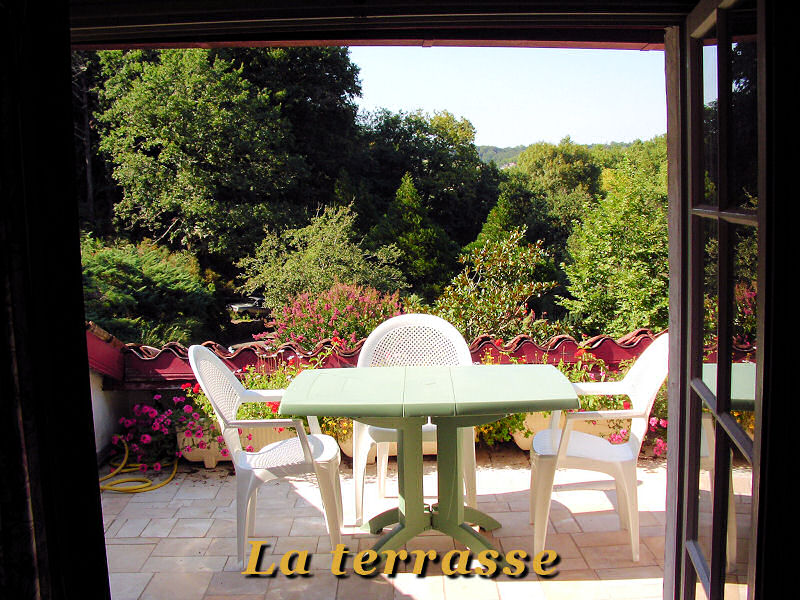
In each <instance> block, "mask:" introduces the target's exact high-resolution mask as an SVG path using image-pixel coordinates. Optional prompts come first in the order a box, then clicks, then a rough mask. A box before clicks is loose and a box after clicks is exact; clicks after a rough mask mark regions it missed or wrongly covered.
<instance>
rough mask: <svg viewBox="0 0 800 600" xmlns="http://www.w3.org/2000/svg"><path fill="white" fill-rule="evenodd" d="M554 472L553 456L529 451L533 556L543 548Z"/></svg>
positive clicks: (554, 461)
mask: <svg viewBox="0 0 800 600" xmlns="http://www.w3.org/2000/svg"><path fill="white" fill-rule="evenodd" d="M555 474H556V457H555V456H547V455H541V454H535V453H534V452H531V493H530V521H531V523H533V554H534V556H535V555H536V554H538V553H539V552H541V551H542V550H544V544H545V539H546V538H547V523H548V520H549V519H550V499H551V498H552V495H553V480H554V479H555Z"/></svg>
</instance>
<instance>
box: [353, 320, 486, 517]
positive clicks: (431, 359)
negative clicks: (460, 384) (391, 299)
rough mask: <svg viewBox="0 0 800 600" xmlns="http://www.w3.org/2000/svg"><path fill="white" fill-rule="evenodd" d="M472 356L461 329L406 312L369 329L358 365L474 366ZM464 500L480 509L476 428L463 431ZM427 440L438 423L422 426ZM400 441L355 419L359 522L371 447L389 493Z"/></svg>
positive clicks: (393, 432) (388, 431) (380, 480)
mask: <svg viewBox="0 0 800 600" xmlns="http://www.w3.org/2000/svg"><path fill="white" fill-rule="evenodd" d="M470 364H472V354H471V353H470V351H469V346H468V345H467V343H466V341H464V338H463V337H462V335H461V334H460V333H459V332H458V330H457V329H456V328H455V327H453V326H452V325H451V324H450V323H448V322H447V321H445V320H444V319H442V318H440V317H436V316H434V315H424V314H405V315H399V316H396V317H392V318H391V319H388V320H387V321H384V322H383V323H381V324H380V325H379V326H378V327H376V328H375V330H374V331H373V332H372V333H370V335H369V336H368V337H367V339H366V340H365V341H364V345H363V346H362V347H361V352H360V354H359V356H358V365H357V366H358V367H391V366H426V365H470ZM460 435H461V443H462V456H463V465H462V466H463V473H464V485H465V491H466V502H467V504H468V505H469V506H471V507H473V508H477V496H476V494H477V492H476V482H475V430H474V428H472V427H468V428H464V429H461V430H460ZM422 439H423V442H430V441H435V440H436V425H434V424H432V423H430V420H429V422H428V423H427V424H426V425H423V428H422ZM396 441H397V430H396V429H388V428H383V427H374V426H372V425H366V424H365V423H361V422H359V421H357V420H354V421H353V478H354V482H355V488H356V489H355V492H356V493H355V502H356V506H355V513H356V525H361V524H362V522H363V517H364V476H365V472H366V468H367V457H368V455H369V452H370V449H371V448H372V446H374V445H376V444H377V446H378V452H377V455H378V464H377V471H378V490H379V494H380V496H381V497H384V496H385V494H386V469H387V465H388V460H389V445H390V444H391V443H392V442H396Z"/></svg>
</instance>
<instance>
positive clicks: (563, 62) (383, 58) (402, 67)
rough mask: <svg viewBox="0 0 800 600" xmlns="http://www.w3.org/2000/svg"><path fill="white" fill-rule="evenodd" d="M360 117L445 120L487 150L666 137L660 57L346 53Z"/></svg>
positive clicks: (564, 52) (471, 51) (515, 51)
mask: <svg viewBox="0 0 800 600" xmlns="http://www.w3.org/2000/svg"><path fill="white" fill-rule="evenodd" d="M350 56H351V59H352V61H353V62H354V63H355V64H357V65H358V66H359V67H360V69H361V74H360V78H361V85H362V92H363V95H362V98H360V99H359V100H358V104H359V107H360V108H361V109H364V110H372V109H375V108H388V109H390V110H392V111H400V110H403V111H413V110H417V109H422V110H423V111H425V112H428V113H432V112H434V111H441V110H448V111H450V112H451V113H453V114H454V115H455V116H457V117H465V118H467V119H469V121H470V122H471V123H472V124H473V125H474V126H475V129H476V136H475V143H476V144H478V145H491V146H501V147H508V146H518V145H528V144H533V143H535V142H539V141H546V142H552V143H557V142H558V141H559V140H560V139H561V138H563V137H564V136H567V135H569V136H570V137H571V138H572V140H573V141H574V142H577V143H581V144H591V143H607V142H612V141H615V142H629V141H633V140H636V139H641V140H647V139H650V138H652V137H654V136H656V135H660V134H663V133H665V132H666V128H667V125H666V122H667V109H666V91H665V85H664V53H663V52H661V51H646V52H642V51H636V50H572V49H545V48H438V47H434V48H419V47H403V48H400V47H389V48H387V47H363V46H362V47H351V48H350Z"/></svg>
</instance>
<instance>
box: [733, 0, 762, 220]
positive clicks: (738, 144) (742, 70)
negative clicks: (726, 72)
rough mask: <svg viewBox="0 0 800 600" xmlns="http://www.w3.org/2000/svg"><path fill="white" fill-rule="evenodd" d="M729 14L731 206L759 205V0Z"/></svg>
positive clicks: (751, 206) (753, 206) (738, 7)
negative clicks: (757, 53)
mask: <svg viewBox="0 0 800 600" xmlns="http://www.w3.org/2000/svg"><path fill="white" fill-rule="evenodd" d="M728 15H729V16H728V21H729V27H730V35H731V47H730V73H731V95H730V99H729V102H730V105H729V106H730V118H731V127H730V130H731V131H730V137H731V144H730V153H729V161H730V171H729V173H730V175H729V176H730V186H729V189H730V195H731V198H730V205H731V206H737V207H740V208H755V206H756V205H757V203H758V197H757V196H758V138H757V125H758V123H757V111H756V107H757V102H756V10H755V3H754V2H745V3H744V4H743V5H742V4H739V5H737V8H736V9H735V10H731V11H729V12H728Z"/></svg>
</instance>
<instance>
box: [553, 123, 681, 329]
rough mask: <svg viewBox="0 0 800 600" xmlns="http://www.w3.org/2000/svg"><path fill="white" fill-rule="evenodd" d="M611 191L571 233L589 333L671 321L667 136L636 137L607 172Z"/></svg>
mask: <svg viewBox="0 0 800 600" xmlns="http://www.w3.org/2000/svg"><path fill="white" fill-rule="evenodd" d="M603 188H604V191H605V194H606V195H605V197H604V198H603V199H601V200H600V202H599V204H598V205H597V206H596V207H595V208H593V209H592V210H590V211H589V213H588V214H587V215H586V217H585V218H584V219H583V222H582V223H581V225H580V226H579V227H577V228H576V229H575V231H574V232H573V234H572V236H571V237H570V239H569V252H570V254H571V257H572V261H571V262H570V263H568V264H567V265H566V267H565V268H566V273H567V275H568V277H569V282H570V283H569V286H568V287H569V291H570V293H571V294H572V298H571V299H564V300H563V301H562V304H563V305H564V306H565V307H566V308H568V309H569V311H570V318H571V320H572V321H573V322H574V323H576V326H579V327H580V328H581V329H582V330H583V331H584V332H585V333H587V334H590V335H593V334H600V333H602V334H607V335H612V336H619V335H624V334H626V333H629V332H630V331H632V330H633V329H636V328H638V327H650V328H652V329H662V328H664V327H666V326H667V322H668V306H669V303H668V284H669V265H668V255H667V249H668V238H667V159H666V138H665V137H664V136H661V137H658V138H655V139H653V140H651V141H649V142H644V143H643V142H637V143H635V144H633V145H632V146H631V147H630V148H629V149H628V150H627V151H626V153H625V156H624V158H623V160H622V161H621V162H620V164H619V165H618V167H617V168H616V169H613V170H608V171H606V172H604V174H603Z"/></svg>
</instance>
